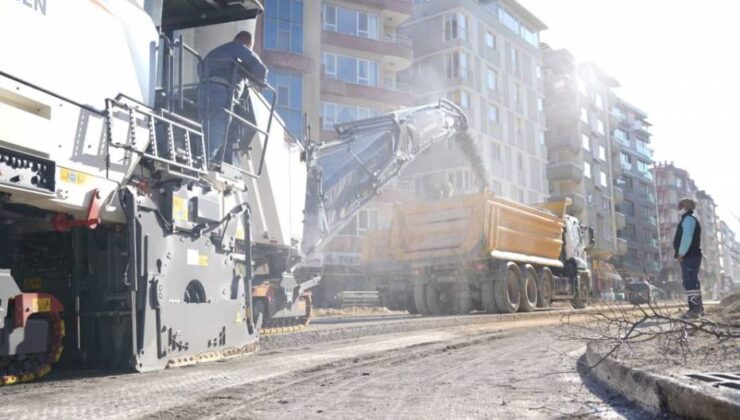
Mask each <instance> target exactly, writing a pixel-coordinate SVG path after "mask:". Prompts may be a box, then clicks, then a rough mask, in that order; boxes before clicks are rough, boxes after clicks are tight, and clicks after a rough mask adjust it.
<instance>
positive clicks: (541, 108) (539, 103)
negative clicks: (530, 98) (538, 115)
mask: <svg viewBox="0 0 740 420" xmlns="http://www.w3.org/2000/svg"><path fill="white" fill-rule="evenodd" d="M537 110H538V111H540V112H545V101H544V100H543V99H542V98H541V97H539V96H538V97H537Z"/></svg>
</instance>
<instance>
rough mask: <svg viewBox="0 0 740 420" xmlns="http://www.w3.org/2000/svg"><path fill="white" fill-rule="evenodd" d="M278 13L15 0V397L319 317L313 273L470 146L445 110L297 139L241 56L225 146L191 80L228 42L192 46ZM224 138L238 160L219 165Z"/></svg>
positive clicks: (1, 113)
mask: <svg viewBox="0 0 740 420" xmlns="http://www.w3.org/2000/svg"><path fill="white" fill-rule="evenodd" d="M47 6H48V7H47ZM262 13H263V7H262V5H261V3H260V2H259V1H257V0H230V1H213V0H187V1H183V0H151V1H150V0H147V1H144V0H129V1H121V0H94V1H93V0H89V1H87V0H74V1H65V2H48V4H47V2H41V1H35V2H30V1H24V2H19V1H11V2H0V38H2V39H4V40H23V42H3V43H0V238H2V241H0V385H7V384H14V383H18V382H25V381H30V380H34V379H37V378H40V377H42V376H44V375H45V374H46V373H48V372H49V371H50V369H51V368H52V365H53V364H55V363H57V362H60V363H65V364H69V365H72V366H85V367H103V368H129V369H132V370H136V371H152V370H158V369H164V368H169V367H177V366H182V365H190V364H194V363H199V362H206V361H213V360H220V359H224V358H228V357H233V356H236V355H239V354H244V353H249V352H253V351H256V350H257V349H258V347H259V337H260V329H261V327H263V326H265V325H267V326H270V325H277V326H278V327H280V328H282V327H284V326H285V325H288V326H291V325H293V326H294V325H296V323H299V324H300V323H305V320H306V319H307V318H308V315H309V314H310V302H309V301H308V300H307V296H308V294H307V293H308V292H307V291H308V290H309V289H310V288H311V287H312V285H315V284H316V283H317V282H318V281H320V279H321V271H320V270H313V269H309V268H306V267H302V266H301V262H302V261H303V260H305V259H307V258H310V257H311V255H312V254H313V253H316V252H320V251H321V249H322V246H323V244H325V243H327V242H328V241H330V240H331V238H332V237H333V235H335V234H336V233H337V232H338V231H339V230H341V229H342V228H343V227H344V226H345V225H346V224H347V223H348V222H349V221H351V220H352V218H353V217H354V215H355V214H356V212H357V211H359V210H360V209H361V208H362V207H363V206H364V205H365V204H366V203H367V202H368V201H369V200H371V199H372V198H373V197H374V196H376V195H377V194H378V192H379V191H381V190H382V189H383V187H384V186H385V185H386V184H387V183H388V182H389V181H390V180H391V179H393V178H394V177H395V176H396V175H398V173H399V171H401V170H402V169H403V168H404V167H405V166H406V165H407V164H408V163H409V162H411V161H412V160H413V159H414V158H415V157H416V156H417V155H418V154H419V153H422V152H423V151H424V150H425V149H427V148H428V147H429V146H431V145H432V144H433V143H435V142H438V141H442V142H443V141H446V140H450V139H453V138H454V136H456V135H457V133H458V132H464V131H466V129H467V123H466V118H465V115H464V113H463V112H462V111H461V110H460V108H458V107H456V106H455V105H454V104H452V103H450V102H449V101H445V100H440V101H439V102H437V103H432V104H429V105H422V106H419V107H414V108H409V109H404V110H399V111H396V112H391V113H388V114H385V115H381V116H378V117H375V118H372V119H368V120H363V121H357V122H351V123H346V124H341V125H338V126H337V130H338V132H339V139H338V140H336V141H333V142H327V143H323V142H320V141H316V140H315V139H310V138H304V139H296V138H294V137H292V136H290V135H288V134H286V132H285V130H284V124H283V123H282V121H281V120H280V118H279V117H278V115H277V112H276V107H275V106H276V103H277V100H278V95H277V94H278V92H277V91H276V89H274V88H273V87H272V86H270V85H269V83H265V81H264V80H259V79H255V78H254V77H252V75H251V74H250V73H249V71H248V69H246V68H245V66H244V65H243V63H240V62H239V61H237V60H235V61H234V62H232V63H230V64H231V65H232V68H233V75H232V79H231V81H230V83H229V88H230V89H231V90H232V95H230V97H231V98H234V100H232V101H228V102H229V103H227V104H225V105H224V108H223V109H222V110H219V112H220V111H223V112H224V113H226V114H228V117H229V118H228V120H229V123H228V125H227V127H226V130H225V132H226V133H227V135H226V138H221V139H211V138H209V136H208V135H206V133H205V132H204V130H203V126H202V121H201V119H200V117H199V113H198V106H199V102H198V96H199V95H198V90H199V89H200V88H202V87H203V85H207V84H208V83H215V82H214V81H211V80H210V79H205V80H198V79H197V77H196V78H190V79H189V78H188V74H189V73H192V71H189V70H188V69H189V68H192V67H191V66H190V65H198V66H199V67H200V66H202V65H204V58H203V57H204V56H205V54H206V53H207V52H208V50H209V49H210V48H211V47H213V46H214V45H211V46H208V47H206V46H201V47H200V48H198V47H193V46H190V45H188V44H186V43H185V42H184V36H183V34H186V33H191V34H192V33H193V31H195V30H196V29H197V31H198V32H199V33H200V32H202V31H211V30H216V31H218V30H222V29H225V32H222V33H227V34H228V35H226V36H227V37H226V38H224V39H223V42H227V41H229V40H230V39H231V37H233V35H234V32H235V31H233V30H234V29H237V30H241V29H246V30H251V31H252V32H254V29H255V27H256V19H257V18H258V17H259V16H260V15H261V14H262ZM221 24H234V25H236V26H228V27H226V28H223V27H220V26H219V25H221ZM219 28H221V29H219ZM217 38H218V37H217ZM29 51H30V52H32V53H29ZM191 76H192V74H191ZM242 87H244V88H245V91H244V94H243V95H242V94H241V93H242V90H241V88H242ZM215 141H218V142H219V144H225V145H226V144H228V145H230V146H233V147H230V149H233V150H232V152H233V155H234V157H235V159H234V161H233V162H232V163H227V162H226V161H223V159H221V161H219V160H218V159H216V160H215V161H214V159H212V157H211V156H209V153H208V150H211V148H210V147H209V145H210V144H213V142H215Z"/></svg>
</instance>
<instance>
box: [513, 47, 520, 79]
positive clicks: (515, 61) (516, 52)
mask: <svg viewBox="0 0 740 420" xmlns="http://www.w3.org/2000/svg"><path fill="white" fill-rule="evenodd" d="M511 71H513V72H514V73H519V50H517V49H516V48H512V49H511Z"/></svg>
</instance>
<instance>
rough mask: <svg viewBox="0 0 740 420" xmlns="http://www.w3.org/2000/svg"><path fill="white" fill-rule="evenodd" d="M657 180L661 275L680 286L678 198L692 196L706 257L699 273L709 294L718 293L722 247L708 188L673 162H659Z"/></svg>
mask: <svg viewBox="0 0 740 420" xmlns="http://www.w3.org/2000/svg"><path fill="white" fill-rule="evenodd" d="M655 183H656V188H657V192H658V226H659V231H660V248H661V263H662V266H663V271H662V272H661V277H662V278H663V280H664V281H665V282H666V283H667V284H673V287H674V288H676V289H678V290H680V284H681V268H680V267H679V265H678V263H677V262H676V260H675V259H674V255H675V252H674V250H673V237H674V235H675V232H676V226H677V225H678V223H679V221H680V217H679V215H678V202H679V200H681V198H684V197H689V198H692V199H694V200H695V201H696V212H695V215H696V217H697V218H698V219H699V222H700V223H701V227H702V237H701V242H702V252H703V254H704V258H703V259H702V264H701V271H700V273H699V277H700V280H701V282H702V289H703V290H704V292H705V294H707V296H710V297H712V296H716V294H717V291H718V287H719V284H720V273H721V268H720V247H719V240H718V229H719V226H718V223H719V219H718V217H717V210H716V207H717V206H716V204H715V203H714V200H713V199H712V197H711V196H710V195H709V194H708V193H707V192H706V191H704V190H700V189H699V188H698V187H697V185H696V183H695V182H694V180H693V179H691V177H690V175H689V173H688V172H687V171H686V170H684V169H681V168H679V167H676V166H675V165H674V164H673V163H672V162H671V163H667V162H662V163H659V164H658V165H656V166H655Z"/></svg>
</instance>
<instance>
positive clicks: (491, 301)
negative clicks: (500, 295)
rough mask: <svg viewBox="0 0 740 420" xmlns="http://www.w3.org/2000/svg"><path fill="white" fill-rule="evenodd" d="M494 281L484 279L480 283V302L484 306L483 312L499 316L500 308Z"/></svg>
mask: <svg viewBox="0 0 740 420" xmlns="http://www.w3.org/2000/svg"><path fill="white" fill-rule="evenodd" d="M494 282H495V280H493V279H489V278H487V279H483V281H481V283H480V300H481V304H482V305H483V310H484V311H486V313H489V314H497V313H498V306H496V291H495V290H494V289H495V288H494Z"/></svg>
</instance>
